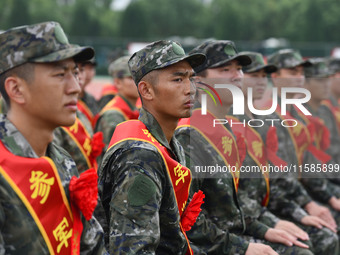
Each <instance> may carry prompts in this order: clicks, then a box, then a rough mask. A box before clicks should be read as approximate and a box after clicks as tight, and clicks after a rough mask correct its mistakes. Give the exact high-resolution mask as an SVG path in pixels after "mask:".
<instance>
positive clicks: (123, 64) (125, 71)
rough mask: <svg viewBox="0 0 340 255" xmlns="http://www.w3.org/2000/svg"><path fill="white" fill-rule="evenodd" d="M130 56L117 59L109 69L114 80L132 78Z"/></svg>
mask: <svg viewBox="0 0 340 255" xmlns="http://www.w3.org/2000/svg"><path fill="white" fill-rule="evenodd" d="M129 59H130V56H124V57H120V58H117V59H116V60H115V61H113V62H112V63H111V64H110V65H109V68H108V72H109V75H111V76H112V77H113V78H124V77H129V76H131V73H130V69H129V65H128V61H129Z"/></svg>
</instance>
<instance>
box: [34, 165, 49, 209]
mask: <svg viewBox="0 0 340 255" xmlns="http://www.w3.org/2000/svg"><path fill="white" fill-rule="evenodd" d="M29 181H30V183H32V184H31V186H30V189H31V190H33V193H32V195H31V198H33V199H35V198H37V197H38V196H40V197H42V199H41V200H40V204H44V203H45V202H46V199H47V198H48V195H49V194H50V191H51V186H52V185H53V184H54V177H51V178H49V179H48V178H47V173H45V174H44V172H41V171H32V174H31V178H30V179H29Z"/></svg>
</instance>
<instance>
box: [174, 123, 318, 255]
mask: <svg viewBox="0 0 340 255" xmlns="http://www.w3.org/2000/svg"><path fill="white" fill-rule="evenodd" d="M175 136H176V138H177V139H178V140H179V141H180V143H181V144H182V146H183V148H184V151H185V154H186V157H187V162H188V161H189V162H190V163H188V164H187V166H188V167H189V166H190V167H191V169H195V167H194V166H195V165H199V166H209V165H215V164H218V165H223V164H224V161H223V160H222V158H220V155H219V154H218V153H216V151H215V150H214V148H213V147H212V146H211V145H210V144H209V143H208V142H207V141H206V140H205V138H203V136H202V135H201V134H200V133H199V132H198V131H196V130H195V129H193V128H190V127H180V128H177V129H176V133H175ZM192 174H193V180H192V185H191V190H190V193H191V194H193V193H194V192H197V191H198V190H202V191H203V193H204V194H205V199H204V201H205V203H204V204H203V205H202V212H201V213H200V215H199V217H198V219H197V221H196V223H195V225H194V226H193V228H192V229H191V230H190V231H189V232H187V236H188V238H189V240H190V241H191V242H193V243H194V244H195V245H196V246H198V247H199V248H201V249H202V250H204V251H205V252H206V253H207V254H245V253H246V251H247V249H248V245H249V242H257V243H264V244H267V245H270V246H271V247H272V248H273V249H274V250H276V251H278V252H279V254H285V255H288V254H291V255H293V254H299V255H302V254H303V255H307V254H308V255H311V254H312V253H311V252H310V251H309V250H306V249H302V248H298V247H288V246H285V245H281V244H274V243H270V242H268V241H265V240H264V234H265V233H266V231H267V230H268V229H269V226H267V225H266V224H264V223H262V222H261V221H260V220H258V219H254V217H247V218H245V217H244V212H243V210H242V208H241V207H240V205H239V201H240V200H239V198H238V196H239V194H236V192H235V188H234V183H233V178H232V176H231V174H230V173H226V175H225V176H224V177H223V176H221V175H220V174H219V175H218V176H209V177H208V176H204V174H203V173H195V172H194V171H192ZM247 202H251V203H252V204H253V205H254V202H252V201H251V200H250V199H248V198H247ZM254 213H258V214H261V212H260V210H258V211H257V212H254Z"/></svg>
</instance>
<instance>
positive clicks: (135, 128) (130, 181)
mask: <svg viewBox="0 0 340 255" xmlns="http://www.w3.org/2000/svg"><path fill="white" fill-rule="evenodd" d="M204 60H205V56H204V55H202V54H193V55H190V56H187V55H185V53H184V50H183V48H182V47H181V46H180V45H179V44H177V43H176V42H173V41H157V42H154V43H152V44H149V45H148V46H146V47H145V48H143V49H141V50H140V51H138V52H136V53H135V54H133V55H132V57H131V59H130V60H129V67H130V71H131V75H132V77H133V79H134V81H135V83H136V85H137V86H138V91H139V94H140V95H141V98H142V102H143V107H142V109H141V111H140V116H139V120H129V121H126V122H124V123H121V124H119V125H118V126H117V128H116V129H115V132H114V134H113V137H112V139H111V142H110V145H109V149H108V150H107V152H106V153H105V156H104V158H103V161H102V164H101V167H100V170H99V174H100V181H99V190H100V191H99V194H100V196H101V199H102V202H103V207H104V210H105V212H106V217H107V219H108V222H109V224H110V231H109V244H110V253H115V254H118V253H126V254H192V251H191V249H190V246H189V242H188V240H187V238H186V234H185V231H186V230H187V229H188V228H190V226H189V225H188V224H186V223H185V222H186V221H187V219H188V218H187V217H186V216H185V215H186V212H187V211H186V210H187V209H186V208H188V207H191V205H192V204H191V203H190V204H189V205H186V203H187V199H188V193H189V187H190V183H191V173H190V170H189V169H187V168H186V167H185V166H184V165H185V161H184V160H185V158H184V153H183V151H182V148H181V147H180V145H179V143H178V141H177V140H176V139H175V138H174V137H173V133H174V131H175V128H176V126H177V123H178V120H179V119H180V118H186V117H189V116H190V112H191V108H192V100H193V99H192V97H193V95H194V92H195V89H194V88H193V87H192V84H191V82H190V79H191V77H192V76H193V75H194V71H193V69H192V68H193V67H196V66H198V65H200V64H201V63H203V61H204Z"/></svg>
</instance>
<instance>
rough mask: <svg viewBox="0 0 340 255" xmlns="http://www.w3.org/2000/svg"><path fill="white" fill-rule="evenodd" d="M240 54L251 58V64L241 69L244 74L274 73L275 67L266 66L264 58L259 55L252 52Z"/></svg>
mask: <svg viewBox="0 0 340 255" xmlns="http://www.w3.org/2000/svg"><path fill="white" fill-rule="evenodd" d="M240 54H243V55H247V56H249V57H250V58H251V64H250V65H246V66H244V67H243V68H242V70H243V72H245V73H253V72H257V71H260V70H262V69H263V70H264V71H265V72H266V73H273V72H276V70H277V67H276V66H275V65H268V64H266V63H265V62H264V58H263V56H262V54H261V53H258V52H252V51H243V52H240Z"/></svg>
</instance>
